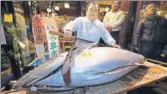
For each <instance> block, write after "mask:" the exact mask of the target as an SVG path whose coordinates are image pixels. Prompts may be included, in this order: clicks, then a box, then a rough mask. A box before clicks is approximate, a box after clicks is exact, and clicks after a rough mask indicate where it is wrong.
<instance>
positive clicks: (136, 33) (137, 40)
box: [133, 21, 144, 50]
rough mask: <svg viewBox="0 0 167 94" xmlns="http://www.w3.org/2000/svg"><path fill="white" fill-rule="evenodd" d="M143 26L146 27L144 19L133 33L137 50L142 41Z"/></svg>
mask: <svg viewBox="0 0 167 94" xmlns="http://www.w3.org/2000/svg"><path fill="white" fill-rule="evenodd" d="M143 28H144V26H143V21H141V22H139V23H138V25H137V27H136V30H135V31H134V33H133V45H134V47H135V49H136V50H139V43H140V38H141V33H142V30H143Z"/></svg>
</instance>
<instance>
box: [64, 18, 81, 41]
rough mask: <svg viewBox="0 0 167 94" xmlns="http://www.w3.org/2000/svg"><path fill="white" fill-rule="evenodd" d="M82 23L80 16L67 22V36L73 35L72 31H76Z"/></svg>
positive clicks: (65, 32)
mask: <svg viewBox="0 0 167 94" xmlns="http://www.w3.org/2000/svg"><path fill="white" fill-rule="evenodd" d="M80 24H81V20H80V18H76V19H75V20H74V21H70V22H69V23H67V24H66V25H65V27H64V29H63V32H64V35H65V37H67V38H68V37H72V32H76V31H77V30H78V29H79V28H80Z"/></svg>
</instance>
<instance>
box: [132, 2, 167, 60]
mask: <svg viewBox="0 0 167 94" xmlns="http://www.w3.org/2000/svg"><path fill="white" fill-rule="evenodd" d="M144 12H145V17H144V19H143V20H141V21H140V22H139V23H138V26H137V28H136V30H135V32H134V34H133V40H134V42H133V45H134V48H135V50H136V51H137V52H138V53H140V54H142V55H144V56H145V57H147V58H151V59H158V58H159V56H160V54H161V52H162V49H163V47H164V45H165V44H167V38H166V35H167V32H166V31H167V20H165V19H164V18H162V17H160V16H158V15H156V13H157V6H156V5H155V4H149V5H148V6H147V7H146V8H145V11H144Z"/></svg>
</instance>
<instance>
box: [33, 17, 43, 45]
mask: <svg viewBox="0 0 167 94" xmlns="http://www.w3.org/2000/svg"><path fill="white" fill-rule="evenodd" d="M32 31H33V35H34V41H35V44H43V43H44V41H45V31H44V27H43V25H42V19H41V17H40V15H33V16H32Z"/></svg>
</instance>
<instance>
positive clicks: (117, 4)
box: [112, 1, 120, 11]
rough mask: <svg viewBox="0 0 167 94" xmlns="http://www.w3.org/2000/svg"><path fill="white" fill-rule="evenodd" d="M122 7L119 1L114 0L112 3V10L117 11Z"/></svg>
mask: <svg viewBox="0 0 167 94" xmlns="http://www.w3.org/2000/svg"><path fill="white" fill-rule="evenodd" d="M119 8H120V4H119V1H114V2H113V4H112V10H113V11H117V10H118V9H119Z"/></svg>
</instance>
